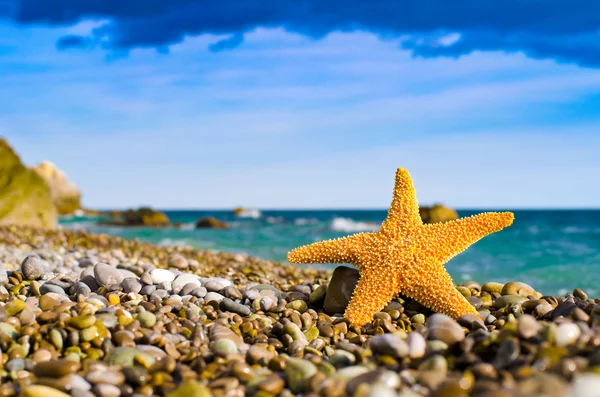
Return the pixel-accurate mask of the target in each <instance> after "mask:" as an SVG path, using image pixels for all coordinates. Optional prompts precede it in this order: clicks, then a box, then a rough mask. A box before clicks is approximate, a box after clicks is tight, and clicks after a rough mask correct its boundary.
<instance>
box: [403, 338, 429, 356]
mask: <svg viewBox="0 0 600 397" xmlns="http://www.w3.org/2000/svg"><path fill="white" fill-rule="evenodd" d="M406 343H407V344H408V355H409V356H410V358H421V357H423V356H424V355H425V348H426V342H425V338H424V337H423V335H421V334H419V333H418V332H409V334H408V336H407V338H406Z"/></svg>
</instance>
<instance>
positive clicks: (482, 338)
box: [0, 226, 600, 397]
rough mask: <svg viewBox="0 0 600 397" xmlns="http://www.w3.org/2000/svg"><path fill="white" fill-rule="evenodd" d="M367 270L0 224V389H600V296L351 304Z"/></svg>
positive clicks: (53, 394) (132, 392)
mask: <svg viewBox="0 0 600 397" xmlns="http://www.w3.org/2000/svg"><path fill="white" fill-rule="evenodd" d="M356 280H357V272H356V270H354V269H351V268H348V267H338V268H336V269H335V270H331V269H329V270H328V269H321V268H313V267H299V266H292V265H289V264H283V263H278V262H274V261H266V260H261V259H257V258H253V257H250V256H248V255H245V254H233V253H214V252H210V251H203V250H194V249H191V248H184V247H168V246H167V247H165V246H160V247H159V246H155V245H151V244H149V243H142V242H139V241H136V240H125V239H121V238H118V237H109V236H106V235H99V234H91V233H88V232H83V231H76V230H44V229H33V228H27V227H16V226H0V396H19V395H20V396H29V397H61V396H69V395H71V396H80V397H84V396H89V397H92V396H100V397H119V396H123V397H127V396H154V395H156V396H171V397H180V396H181V397H183V396H232V397H233V396H244V395H249V396H261V397H271V396H294V395H302V396H360V397H362V396H365V397H366V396H372V397H375V396H377V397H387V396H401V397H418V396H438V397H442V396H444V397H445V396H457V397H461V396H486V397H492V396H493V397H504V396H507V397H508V396H549V397H554V396H556V397H563V396H574V397H592V396H600V299H595V297H593V296H588V295H587V294H586V292H585V291H583V290H581V289H575V290H573V291H571V292H570V293H567V294H565V295H562V296H544V295H542V294H541V293H539V292H537V291H536V290H535V288H534V287H535V286H530V285H528V284H525V283H522V282H519V281H518V280H515V281H512V282H508V283H497V282H493V281H490V282H487V283H483V284H479V283H476V282H467V283H461V284H459V285H457V288H458V290H459V291H460V292H461V293H462V294H463V295H464V296H465V297H467V299H468V300H469V302H470V303H471V304H472V305H473V306H474V307H475V308H476V309H477V310H478V311H479V314H480V315H481V317H479V316H476V315H465V316H462V317H460V318H459V319H457V320H456V321H455V320H453V319H451V318H450V317H447V316H445V315H442V314H435V313H432V312H431V311H430V310H428V309H426V308H425V307H423V306H422V305H420V304H419V303H417V302H415V301H412V300H410V299H408V298H404V297H398V298H396V299H394V300H393V301H392V302H390V303H389V304H388V305H387V306H386V307H385V308H384V309H383V310H382V311H381V312H379V313H377V314H376V315H375V318H374V319H373V321H372V322H371V323H369V324H367V325H365V326H362V327H356V326H354V325H353V324H352V323H351V322H350V321H348V320H347V319H345V318H344V317H343V314H342V313H343V312H344V308H345V305H346V304H347V302H348V300H349V299H350V296H351V293H352V290H353V286H354V285H355V283H356Z"/></svg>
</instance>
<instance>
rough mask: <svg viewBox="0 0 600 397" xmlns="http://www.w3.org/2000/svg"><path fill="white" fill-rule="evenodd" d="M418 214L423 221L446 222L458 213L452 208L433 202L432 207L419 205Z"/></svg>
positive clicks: (456, 217) (454, 217)
mask: <svg viewBox="0 0 600 397" xmlns="http://www.w3.org/2000/svg"><path fill="white" fill-rule="evenodd" d="M419 215H421V219H423V222H424V223H437V222H448V221H453V220H455V219H458V213H457V212H456V211H455V210H453V209H452V208H448V207H444V206H443V205H441V204H435V205H433V206H432V207H420V208H419Z"/></svg>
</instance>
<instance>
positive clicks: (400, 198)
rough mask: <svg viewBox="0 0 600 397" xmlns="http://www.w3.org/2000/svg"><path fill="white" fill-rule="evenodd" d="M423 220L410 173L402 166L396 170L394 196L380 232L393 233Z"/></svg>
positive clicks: (418, 223)
mask: <svg viewBox="0 0 600 397" xmlns="http://www.w3.org/2000/svg"><path fill="white" fill-rule="evenodd" d="M422 223H423V222H422V221H421V217H420V216H419V204H418V203H417V196H416V193H415V188H414V186H413V182H412V179H411V178H410V174H409V173H408V171H407V170H406V169H404V168H398V170H397V171H396V183H395V186H394V196H393V198H392V204H391V205H390V209H389V211H388V216H387V218H386V220H385V221H384V222H383V224H382V225H381V232H382V233H384V234H388V235H395V234H397V233H398V231H399V230H401V229H402V228H410V227H412V226H416V225H420V224H422Z"/></svg>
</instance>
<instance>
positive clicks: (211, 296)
mask: <svg viewBox="0 0 600 397" xmlns="http://www.w3.org/2000/svg"><path fill="white" fill-rule="evenodd" d="M223 299H225V297H224V296H223V295H221V294H219V293H218V292H209V293H208V294H206V296H205V297H204V300H205V301H207V302H208V301H217V302H221V301H222V300H223Z"/></svg>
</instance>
